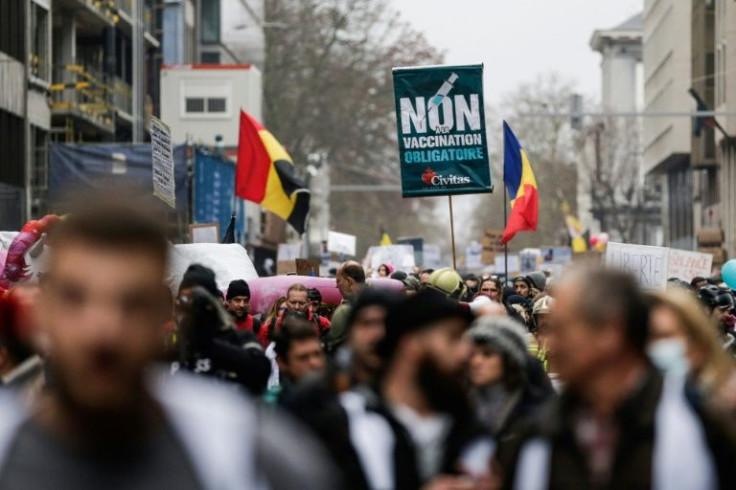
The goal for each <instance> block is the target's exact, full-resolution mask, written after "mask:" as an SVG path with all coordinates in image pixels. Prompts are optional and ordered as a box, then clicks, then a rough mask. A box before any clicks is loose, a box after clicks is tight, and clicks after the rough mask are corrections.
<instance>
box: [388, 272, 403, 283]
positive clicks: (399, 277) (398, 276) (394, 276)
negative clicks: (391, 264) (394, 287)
mask: <svg viewBox="0 0 736 490" xmlns="http://www.w3.org/2000/svg"><path fill="white" fill-rule="evenodd" d="M391 279H397V280H399V281H403V280H404V279H406V272H404V271H394V273H393V274H391Z"/></svg>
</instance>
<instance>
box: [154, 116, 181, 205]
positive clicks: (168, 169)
mask: <svg viewBox="0 0 736 490" xmlns="http://www.w3.org/2000/svg"><path fill="white" fill-rule="evenodd" d="M151 159H152V160H153V195H154V196H156V197H158V198H159V199H161V200H162V201H163V202H165V203H166V204H168V205H169V206H171V207H172V208H176V181H175V180H174V148H173V146H172V143H171V129H169V127H168V126H167V125H166V124H164V122H163V121H161V120H160V119H156V118H155V117H153V116H151Z"/></svg>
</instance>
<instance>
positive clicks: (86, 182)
mask: <svg viewBox="0 0 736 490" xmlns="http://www.w3.org/2000/svg"><path fill="white" fill-rule="evenodd" d="M174 178H175V179H176V210H177V211H178V212H180V213H186V212H187V207H188V196H189V182H188V179H187V161H186V146H185V145H179V146H175V147H174ZM125 184H133V185H135V186H137V187H140V188H142V189H150V191H151V196H152V195H153V171H152V163H151V144H150V143H144V144H130V143H99V144H89V143H87V144H82V143H79V144H78V143H55V144H53V145H51V165H50V169H49V193H50V196H51V198H52V199H53V198H56V197H60V196H61V195H62V194H63V192H65V191H68V190H70V189H79V188H94V187H99V186H102V185H115V186H117V185H125Z"/></svg>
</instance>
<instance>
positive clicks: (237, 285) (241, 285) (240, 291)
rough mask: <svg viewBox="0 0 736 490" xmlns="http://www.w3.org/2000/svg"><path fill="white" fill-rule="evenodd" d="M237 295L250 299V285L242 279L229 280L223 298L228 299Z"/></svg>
mask: <svg viewBox="0 0 736 490" xmlns="http://www.w3.org/2000/svg"><path fill="white" fill-rule="evenodd" d="M237 296H245V297H246V298H248V299H250V287H249V286H248V283H247V282H245V281H244V280H242V279H235V280H234V281H230V285H228V287H227V295H225V299H226V300H228V301H230V300H231V299H233V298H235V297H237Z"/></svg>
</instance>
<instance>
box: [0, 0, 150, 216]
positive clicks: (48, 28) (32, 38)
mask: <svg viewBox="0 0 736 490" xmlns="http://www.w3.org/2000/svg"><path fill="white" fill-rule="evenodd" d="M159 10H160V9H159V0H104V1H97V2H89V1H86V0H53V1H52V0H3V1H2V2H0V86H2V88H3V90H2V91H0V146H1V147H2V148H3V149H4V150H3V151H5V152H6V153H5V158H4V159H3V163H2V164H1V165H0V216H1V217H2V218H0V225H2V226H0V228H3V229H17V228H18V227H19V226H20V225H21V224H22V223H23V222H25V221H27V220H29V219H31V218H34V217H38V216H40V215H43V214H45V213H46V212H47V211H48V200H47V195H48V181H49V179H48V176H49V145H50V144H51V143H52V142H90V143H94V142H111V141H118V142H127V141H130V142H142V141H145V139H146V138H147V127H148V116H149V115H150V114H152V113H154V111H156V110H157V104H158V74H159V66H160V63H161V57H160V56H159V54H158V49H159V41H158V40H157V36H158V35H159V34H160V30H161V29H160V21H159V19H158V15H157V13H158V12H159Z"/></svg>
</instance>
